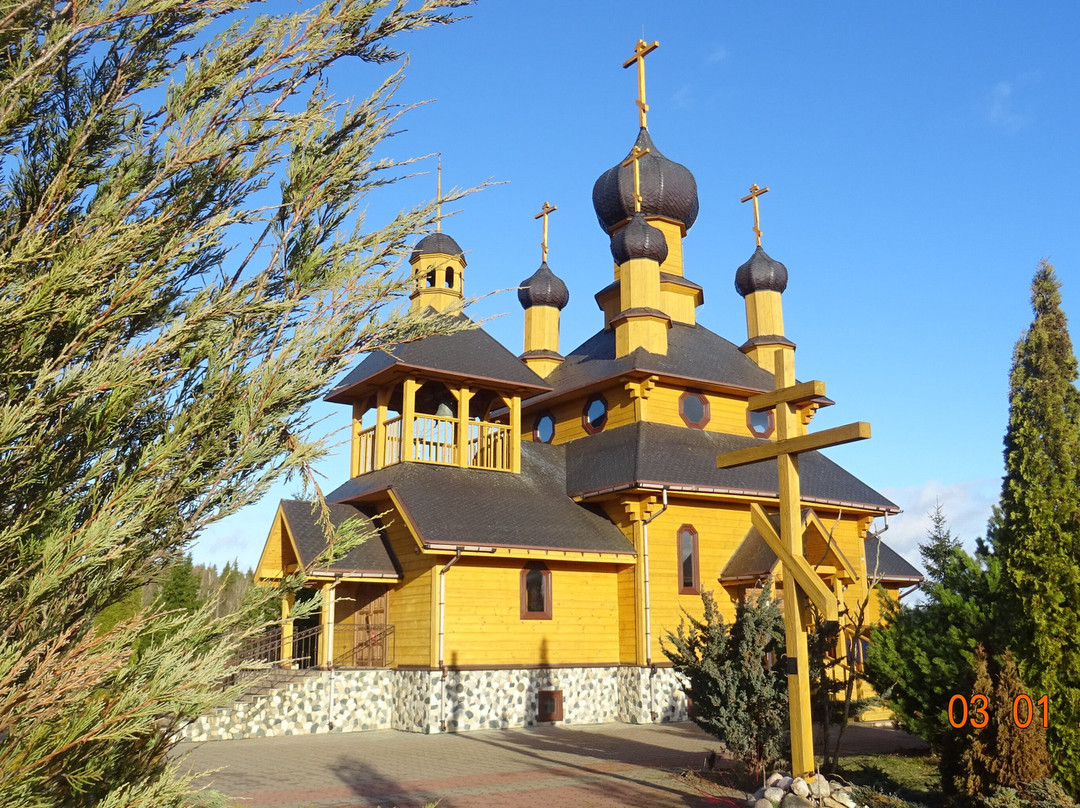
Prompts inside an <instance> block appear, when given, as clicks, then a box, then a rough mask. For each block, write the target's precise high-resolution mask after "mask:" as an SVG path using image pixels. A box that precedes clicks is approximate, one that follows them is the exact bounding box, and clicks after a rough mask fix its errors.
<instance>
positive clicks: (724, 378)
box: [528, 323, 773, 406]
mask: <svg viewBox="0 0 1080 808" xmlns="http://www.w3.org/2000/svg"><path fill="white" fill-rule="evenodd" d="M631 371H641V372H643V373H648V374H654V373H655V374H659V375H662V376H663V375H666V376H675V377H679V378H684V379H688V380H696V381H700V382H707V383H715V384H720V385H724V386H728V387H731V388H735V389H739V390H750V391H755V392H764V391H766V390H772V389H773V376H772V374H771V373H767V372H766V371H764V370H762V369H761V368H760V367H758V366H757V365H756V364H755V363H754V361H753V360H752V359H749V358H748V357H747V356H746V354H744V353H742V352H741V351H740V350H739V349H738V348H736V347H735V346H734V345H733V344H732V343H730V342H728V341H727V340H726V339H724V338H723V337H720V336H717V335H716V334H714V333H713V332H712V331H710V330H709V329H707V328H704V327H702V326H700V325H683V324H681V323H672V324H671V328H670V329H668V352H667V355H666V356H662V355H660V354H654V353H649V352H648V351H645V350H643V349H641V348H638V349H637V350H636V351H633V352H632V353H630V354H629V355H627V356H623V357H620V358H618V359H616V358H615V331H614V329H606V330H604V331H601V332H600V333H598V334H595V335H593V336H592V337H590V338H589V339H588V340H586V341H585V342H584V343H582V344H581V345H579V346H578V347H577V348H575V349H574V350H573V351H571V352H570V353H569V355H567V357H566V361H565V362H563V363H562V364H561V365H559V366H558V367H557V368H555V369H554V370H553V371H552V372H551V374H550V375H549V376H548V377H547V378H546V379H545V382H546V383H547V384H548V385H549V386H550V387H553V388H554V392H552V393H544V394H541V395H540V396H538V397H537V398H534V399H531V400H530V401H529V402H528V403H529V405H530V406H531V405H532V404H534V403H537V402H540V401H543V400H545V399H548V398H551V397H552V396H554V395H558V394H559V393H562V392H566V391H569V390H577V389H578V388H581V387H585V386H587V385H590V384H592V383H594V382H599V381H602V380H604V379H610V378H614V377H617V376H621V375H622V374H624V373H629V372H631Z"/></svg>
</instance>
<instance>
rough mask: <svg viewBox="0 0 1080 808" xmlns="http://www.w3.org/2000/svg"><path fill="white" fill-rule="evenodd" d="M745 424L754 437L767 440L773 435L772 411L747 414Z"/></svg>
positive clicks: (773, 421) (774, 423)
mask: <svg viewBox="0 0 1080 808" xmlns="http://www.w3.org/2000/svg"><path fill="white" fill-rule="evenodd" d="M746 424H747V426H749V427H750V431H751V432H753V433H754V435H755V436H757V437H759V438H767V437H769V436H770V435H771V434H772V433H773V428H774V426H775V425H776V422H775V420H774V419H773V411H772V410H766V411H765V412H747V413H746Z"/></svg>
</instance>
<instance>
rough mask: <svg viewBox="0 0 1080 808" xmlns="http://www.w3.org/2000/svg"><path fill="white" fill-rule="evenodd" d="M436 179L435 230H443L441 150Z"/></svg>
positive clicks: (437, 231)
mask: <svg viewBox="0 0 1080 808" xmlns="http://www.w3.org/2000/svg"><path fill="white" fill-rule="evenodd" d="M436 172H437V173H436V176H437V177H438V179H437V180H435V232H436V233H441V232H442V152H439V163H438V168H437V169H436Z"/></svg>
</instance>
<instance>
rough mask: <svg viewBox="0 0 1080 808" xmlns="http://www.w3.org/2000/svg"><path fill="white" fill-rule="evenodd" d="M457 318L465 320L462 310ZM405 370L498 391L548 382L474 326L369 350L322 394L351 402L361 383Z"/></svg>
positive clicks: (535, 389) (528, 389)
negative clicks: (482, 384)
mask: <svg viewBox="0 0 1080 808" xmlns="http://www.w3.org/2000/svg"><path fill="white" fill-rule="evenodd" d="M461 317H462V319H463V320H466V321H467V322H469V323H471V322H472V321H471V320H469V319H468V318H467V317H465V316H464V315H461ZM410 371H413V372H419V373H423V374H424V375H426V376H428V377H431V378H442V379H451V380H453V379H457V380H471V381H477V382H481V383H486V385H485V386H489V387H492V388H495V389H498V390H500V391H513V392H517V393H520V394H521V395H526V396H528V395H536V394H537V393H540V392H543V391H546V390H550V389H551V386H550V385H549V384H547V383H546V382H545V381H544V380H543V379H541V378H540V377H539V376H537V375H536V374H535V373H534V372H533V371H532V370H530V369H529V367H528V365H526V364H525V363H524V362H522V361H521V360H520V359H518V358H517V357H516V356H514V355H513V354H512V353H510V351H508V350H507V349H506V348H504V347H503V346H502V345H501V344H500V343H499V342H498V341H497V340H496V339H495V338H494V337H492V336H491V335H490V334H488V333H487V332H486V331H484V330H483V329H482V328H479V327H471V328H465V329H463V330H461V331H455V332H454V333H453V334H446V335H439V336H431V337H424V338H423V339H418V340H414V341H413V342H403V343H401V344H399V345H394V346H393V347H391V348H387V349H385V350H381V351H373V352H372V353H370V354H368V355H367V356H366V357H365V358H364V360H363V361H362V362H361V363H360V364H359V365H357V366H356V367H355V368H353V369H352V370H351V371H350V372H349V374H348V375H347V376H346V377H345V378H344V379H342V380H341V381H340V382H339V383H338V384H336V385H335V386H334V388H333V389H332V390H331V391H330V392H329V393H328V394H327V395H326V396H325V400H326V401H333V402H335V403H339V404H343V403H349V402H351V401H353V399H354V398H355V397H356V396H357V394H358V393H359V392H360V391H359V390H358V389H357V388H360V386H361V385H366V384H372V383H375V382H382V381H383V380H386V379H387V378H388V377H391V376H394V375H395V374H399V375H404V374H405V373H408V372H410Z"/></svg>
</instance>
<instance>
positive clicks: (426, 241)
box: [409, 233, 462, 262]
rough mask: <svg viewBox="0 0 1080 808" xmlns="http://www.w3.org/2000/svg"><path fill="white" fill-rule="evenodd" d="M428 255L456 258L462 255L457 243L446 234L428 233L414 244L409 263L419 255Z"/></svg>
mask: <svg viewBox="0 0 1080 808" xmlns="http://www.w3.org/2000/svg"><path fill="white" fill-rule="evenodd" d="M429 253H445V254H446V255H453V256H455V257H456V256H459V255H461V254H462V250H461V247H459V246H458V243H457V242H456V241H454V240H453V239H452V238H450V236H448V235H446V233H430V234H428V235H426V236H424V237H423V238H422V239H420V240H419V241H418V242H416V246H414V247H413V251H412V255H410V256H409V261H410V262H411V261H415V260H416V259H417V258H419V257H420V256H421V255H425V254H429Z"/></svg>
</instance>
